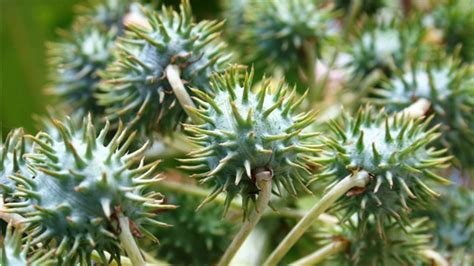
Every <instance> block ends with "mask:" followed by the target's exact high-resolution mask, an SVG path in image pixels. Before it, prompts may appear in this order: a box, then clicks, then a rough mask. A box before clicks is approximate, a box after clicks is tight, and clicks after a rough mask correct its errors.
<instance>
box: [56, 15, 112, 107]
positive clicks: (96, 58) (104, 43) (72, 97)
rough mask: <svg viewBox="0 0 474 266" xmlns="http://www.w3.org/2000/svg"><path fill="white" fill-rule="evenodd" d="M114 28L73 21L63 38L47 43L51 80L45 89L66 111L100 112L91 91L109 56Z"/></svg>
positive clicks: (94, 87) (96, 87)
mask: <svg viewBox="0 0 474 266" xmlns="http://www.w3.org/2000/svg"><path fill="white" fill-rule="evenodd" d="M116 36H117V31H116V30H112V29H111V30H109V31H103V30H101V29H100V25H99V24H90V22H88V23H86V24H76V25H75V26H74V29H73V30H72V31H71V33H70V34H68V36H66V40H65V41H63V42H58V43H50V44H49V45H48V48H49V49H48V53H49V64H50V68H51V70H52V71H51V75H50V76H51V78H50V79H51V84H50V85H49V88H48V89H47V92H48V93H50V94H52V95H55V96H57V97H59V99H60V100H61V105H62V106H64V107H65V108H66V109H67V110H69V112H70V113H72V112H78V113H80V114H83V115H84V114H87V113H88V112H92V113H94V114H101V113H102V112H103V110H102V107H100V106H99V105H98V104H97V102H96V100H95V98H94V97H93V94H94V93H95V92H96V91H97V89H98V85H99V82H100V78H99V74H98V72H99V71H101V70H104V69H105V67H106V64H107V63H109V62H110V61H111V59H112V48H113V47H114V46H115V38H116Z"/></svg>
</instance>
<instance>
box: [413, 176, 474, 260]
mask: <svg viewBox="0 0 474 266" xmlns="http://www.w3.org/2000/svg"><path fill="white" fill-rule="evenodd" d="M473 202H474V192H473V191H472V190H469V189H467V188H466V187H463V186H461V185H453V186H450V187H446V188H445V189H443V190H441V196H440V198H439V201H437V202H436V203H435V205H434V206H436V208H433V209H429V210H426V211H421V212H420V213H419V215H423V216H428V217H430V220H431V221H432V222H433V225H434V228H435V230H434V240H435V243H436V246H437V248H438V249H439V250H441V251H443V252H444V253H445V254H446V255H448V257H450V258H451V262H452V263H453V265H469V262H470V261H471V262H472V261H474V227H473V223H474V205H473V204H472V203H473Z"/></svg>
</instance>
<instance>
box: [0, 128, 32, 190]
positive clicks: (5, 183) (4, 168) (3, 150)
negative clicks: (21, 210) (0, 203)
mask: <svg viewBox="0 0 474 266" xmlns="http://www.w3.org/2000/svg"><path fill="white" fill-rule="evenodd" d="M0 144H2V143H1V142H0ZM28 144H29V143H27V141H26V140H25V138H24V132H23V129H22V128H17V129H14V130H12V131H11V132H10V133H9V134H8V135H7V138H6V139H5V143H3V145H0V193H1V195H2V196H3V197H4V198H9V197H10V196H11V193H12V192H14V190H15V182H14V181H13V180H12V179H14V178H15V177H14V176H15V175H16V174H19V175H27V174H28V168H27V166H26V162H25V160H24V158H23V155H24V154H25V152H27V151H28V150H29V145H28Z"/></svg>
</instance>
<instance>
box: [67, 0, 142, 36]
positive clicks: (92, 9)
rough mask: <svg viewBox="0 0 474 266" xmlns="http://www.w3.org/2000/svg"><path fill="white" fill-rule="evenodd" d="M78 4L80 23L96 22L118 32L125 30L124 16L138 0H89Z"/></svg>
mask: <svg viewBox="0 0 474 266" xmlns="http://www.w3.org/2000/svg"><path fill="white" fill-rule="evenodd" d="M87 2H88V3H87V4H86V5H78V6H76V10H77V13H78V18H77V20H78V21H79V22H80V23H96V24H100V25H102V27H104V26H105V28H107V29H115V30H116V31H117V32H119V33H120V32H122V31H123V30H124V23H123V22H124V16H125V14H126V13H127V12H128V11H129V9H130V6H131V5H133V2H137V0H89V1H87Z"/></svg>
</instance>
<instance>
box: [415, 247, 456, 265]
mask: <svg viewBox="0 0 474 266" xmlns="http://www.w3.org/2000/svg"><path fill="white" fill-rule="evenodd" d="M420 255H422V256H423V257H425V258H427V259H428V260H430V261H431V263H432V264H431V265H433V266H449V263H448V261H447V260H446V259H445V258H444V257H443V256H441V254H439V253H438V252H436V251H434V250H432V249H425V250H422V251H420Z"/></svg>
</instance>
